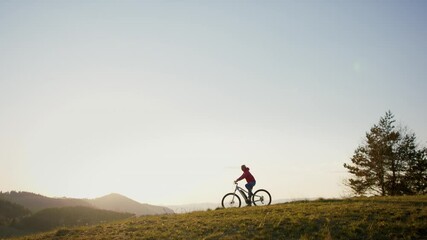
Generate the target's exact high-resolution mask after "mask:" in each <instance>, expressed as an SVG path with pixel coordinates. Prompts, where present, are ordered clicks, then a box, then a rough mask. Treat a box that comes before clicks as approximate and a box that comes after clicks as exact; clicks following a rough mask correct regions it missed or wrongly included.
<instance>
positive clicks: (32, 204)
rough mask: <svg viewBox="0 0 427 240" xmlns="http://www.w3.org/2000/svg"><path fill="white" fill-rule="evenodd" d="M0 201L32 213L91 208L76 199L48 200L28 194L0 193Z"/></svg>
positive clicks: (87, 203) (48, 198) (81, 200)
mask: <svg viewBox="0 0 427 240" xmlns="http://www.w3.org/2000/svg"><path fill="white" fill-rule="evenodd" d="M0 199H4V200H6V201H9V202H13V203H16V204H19V205H22V206H24V207H26V208H28V209H29V210H31V211H32V212H37V211H40V210H42V209H46V208H58V207H72V206H84V207H93V206H92V205H91V204H90V203H89V202H87V201H85V200H83V199H76V198H50V197H45V196H42V195H40V194H35V193H30V192H15V191H11V192H0Z"/></svg>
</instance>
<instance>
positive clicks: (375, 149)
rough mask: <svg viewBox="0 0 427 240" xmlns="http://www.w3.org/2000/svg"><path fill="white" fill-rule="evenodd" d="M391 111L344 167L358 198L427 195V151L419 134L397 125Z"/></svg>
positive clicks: (371, 130)
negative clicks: (420, 141) (418, 140)
mask: <svg viewBox="0 0 427 240" xmlns="http://www.w3.org/2000/svg"><path fill="white" fill-rule="evenodd" d="M395 122H396V121H395V120H394V115H393V114H392V113H391V112H390V111H388V112H387V113H386V114H385V116H384V117H381V118H380V121H379V123H378V124H375V125H374V126H373V127H372V128H371V129H370V131H369V132H367V133H366V140H365V142H364V143H363V144H361V145H360V146H359V147H358V148H357V149H356V150H355V151H354V155H353V157H352V158H351V163H350V164H347V163H345V164H344V167H345V168H347V169H348V171H349V173H350V174H352V177H351V178H350V179H348V180H347V185H348V186H349V187H350V188H351V189H352V191H353V193H355V194H356V195H382V196H397V195H421V194H426V193H427V147H425V146H422V145H420V144H419V143H418V142H417V138H416V135H415V133H413V132H410V131H409V130H407V128H406V127H397V126H396V125H395Z"/></svg>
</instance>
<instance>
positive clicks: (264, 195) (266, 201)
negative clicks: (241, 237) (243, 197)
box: [252, 189, 271, 206]
mask: <svg viewBox="0 0 427 240" xmlns="http://www.w3.org/2000/svg"><path fill="white" fill-rule="evenodd" d="M252 202H253V203H254V205H255V206H267V205H270V204H271V195H270V193H269V192H268V191H267V190H265V189H259V190H258V191H256V192H255V193H254V195H252Z"/></svg>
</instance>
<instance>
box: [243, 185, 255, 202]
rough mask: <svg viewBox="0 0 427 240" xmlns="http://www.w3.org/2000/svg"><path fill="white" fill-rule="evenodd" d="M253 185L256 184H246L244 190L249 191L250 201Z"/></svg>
mask: <svg viewBox="0 0 427 240" xmlns="http://www.w3.org/2000/svg"><path fill="white" fill-rule="evenodd" d="M255 184H256V182H255V181H253V182H248V183H246V185H245V187H246V189H248V191H249V199H251V197H252V188H254V186H255Z"/></svg>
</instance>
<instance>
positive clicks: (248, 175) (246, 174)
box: [236, 168, 255, 183]
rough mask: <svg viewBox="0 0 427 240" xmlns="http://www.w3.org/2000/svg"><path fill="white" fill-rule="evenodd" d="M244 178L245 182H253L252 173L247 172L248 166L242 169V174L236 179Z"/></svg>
mask: <svg viewBox="0 0 427 240" xmlns="http://www.w3.org/2000/svg"><path fill="white" fill-rule="evenodd" d="M243 178H244V179H246V182H248V183H249V182H255V178H254V176H252V174H251V173H250V172H249V168H245V170H243V174H242V176H240V177H239V178H238V179H237V180H236V181H240V180H242V179H243Z"/></svg>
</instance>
